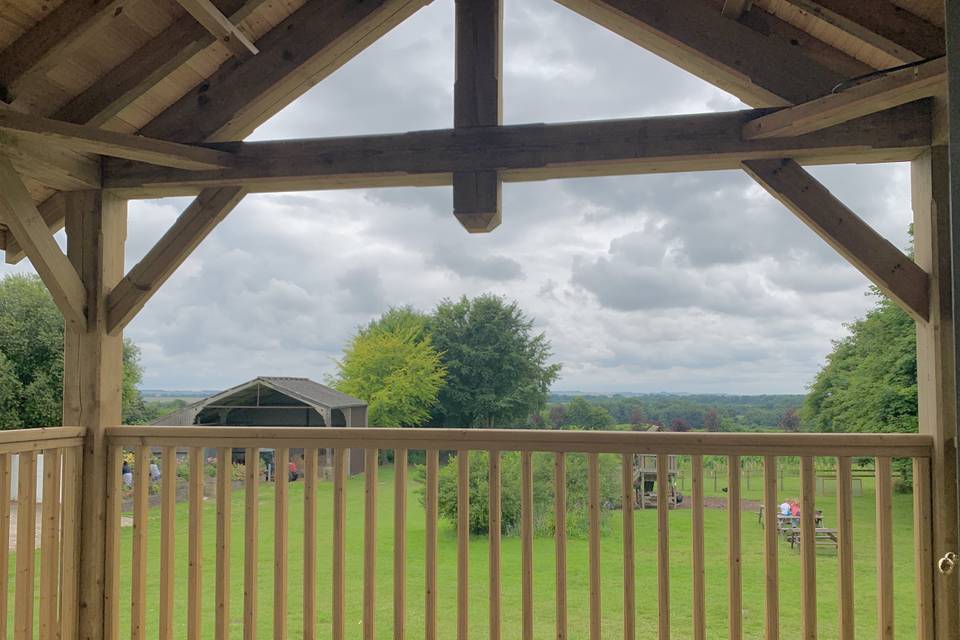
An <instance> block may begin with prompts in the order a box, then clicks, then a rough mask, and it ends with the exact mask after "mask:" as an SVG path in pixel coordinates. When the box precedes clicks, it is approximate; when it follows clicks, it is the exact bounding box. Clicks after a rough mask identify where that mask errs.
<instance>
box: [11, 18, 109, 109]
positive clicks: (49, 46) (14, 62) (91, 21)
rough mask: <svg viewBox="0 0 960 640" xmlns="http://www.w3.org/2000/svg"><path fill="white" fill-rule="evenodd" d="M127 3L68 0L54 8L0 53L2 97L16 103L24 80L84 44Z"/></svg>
mask: <svg viewBox="0 0 960 640" xmlns="http://www.w3.org/2000/svg"><path fill="white" fill-rule="evenodd" d="M123 4H124V0H66V2H64V3H63V4H61V5H60V6H59V7H57V8H56V9H54V10H53V11H52V12H51V13H50V15H48V16H47V17H46V18H44V19H43V20H41V21H40V22H38V23H37V24H36V25H34V27H33V28H31V29H30V30H29V31H27V32H26V33H24V34H23V35H21V36H20V37H19V38H17V40H16V41H15V42H13V44H11V45H10V46H8V47H7V48H6V49H4V50H3V51H2V52H0V87H2V90H0V98H2V99H3V100H4V101H5V102H8V103H9V102H12V99H13V98H15V97H16V89H17V84H18V83H19V82H20V80H21V79H23V78H24V77H25V76H27V75H28V74H30V73H32V72H34V71H37V70H40V69H43V68H45V67H46V66H49V65H50V61H51V60H52V59H53V58H56V57H57V56H58V55H60V54H62V53H63V52H65V51H67V50H69V49H70V48H71V47H74V46H76V45H78V44H79V43H81V42H82V41H83V40H84V39H85V38H86V37H88V36H89V35H90V34H91V33H92V32H93V30H94V29H96V28H97V27H98V26H99V23H100V21H101V20H103V19H105V18H108V17H110V16H113V15H118V12H121V11H122V10H123ZM3 94H6V95H3Z"/></svg>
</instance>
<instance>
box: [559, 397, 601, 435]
mask: <svg viewBox="0 0 960 640" xmlns="http://www.w3.org/2000/svg"><path fill="white" fill-rule="evenodd" d="M565 420H566V424H568V425H572V426H574V427H580V428H581V429H587V430H599V429H609V428H610V427H612V426H613V417H612V416H611V415H610V412H609V411H607V410H606V409H604V408H603V407H600V406H597V405H595V404H591V403H589V402H587V401H586V400H584V399H583V398H580V397H577V398H574V399H573V400H571V401H570V402H569V403H568V404H567V408H566V417H565Z"/></svg>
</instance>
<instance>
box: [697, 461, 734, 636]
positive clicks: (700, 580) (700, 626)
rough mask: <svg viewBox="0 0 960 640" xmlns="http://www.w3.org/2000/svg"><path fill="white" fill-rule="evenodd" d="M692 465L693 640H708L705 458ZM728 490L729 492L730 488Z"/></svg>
mask: <svg viewBox="0 0 960 640" xmlns="http://www.w3.org/2000/svg"><path fill="white" fill-rule="evenodd" d="M690 463H691V479H690V485H691V486H690V488H691V491H692V493H693V509H692V511H693V513H692V515H691V527H692V528H693V532H692V536H691V537H692V539H693V640H706V637H707V623H706V609H707V597H706V586H705V584H704V580H705V569H704V552H703V456H701V455H695V456H691V458H690ZM714 473H716V471H714ZM727 489H728V491H729V487H728V488H727ZM728 495H729V494H728Z"/></svg>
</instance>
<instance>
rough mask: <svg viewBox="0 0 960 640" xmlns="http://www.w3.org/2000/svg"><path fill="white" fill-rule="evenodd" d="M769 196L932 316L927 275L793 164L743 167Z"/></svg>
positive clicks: (909, 305) (895, 294)
mask: <svg viewBox="0 0 960 640" xmlns="http://www.w3.org/2000/svg"><path fill="white" fill-rule="evenodd" d="M743 168H744V170H745V171H746V172H747V173H748V174H750V176H752V177H753V178H754V179H755V180H756V181H757V182H758V183H759V184H760V185H761V186H762V187H763V188H764V189H766V190H767V191H768V192H769V193H770V195H772V196H773V197H774V198H776V199H777V200H779V201H780V202H781V203H783V205H784V206H785V207H787V208H788V209H789V210H790V211H792V212H793V213H794V214H796V215H797V217H798V218H800V220H802V221H803V222H804V223H805V224H806V225H807V226H809V227H810V228H811V229H813V231H814V232H816V234H817V235H819V236H820V237H821V238H823V240H824V241H826V242H827V244H829V245H830V246H831V247H833V248H834V249H835V250H836V251H837V252H838V253H839V254H840V255H842V256H843V257H844V258H845V259H846V260H847V261H848V262H849V263H850V264H852V265H853V266H854V267H856V268H857V269H858V270H859V271H860V272H861V273H863V275H865V276H866V277H867V278H869V279H870V281H871V282H873V283H874V284H875V285H876V286H877V287H879V288H880V289H881V290H882V291H883V292H884V293H885V294H887V295H888V296H890V297H891V298H892V299H893V300H896V301H897V302H898V303H899V304H900V306H901V307H903V309H904V310H905V311H906V312H907V313H909V314H910V315H911V316H913V317H914V318H915V319H917V320H921V321H926V320H927V319H928V318H929V317H930V291H929V277H928V275H927V273H926V272H925V271H924V270H923V269H921V268H920V267H918V266H917V265H916V263H914V262H913V260H911V259H910V258H909V257H907V256H906V255H904V253H903V252H902V251H900V250H899V249H898V248H897V247H896V246H894V245H893V243H891V242H890V241H889V240H887V239H886V238H884V237H883V236H881V235H880V234H878V233H877V232H876V231H874V230H873V228H872V227H870V225H868V224H867V223H866V222H864V221H863V220H862V219H861V218H859V217H858V216H857V214H855V213H854V212H853V211H851V210H850V209H848V208H847V207H846V205H844V204H843V203H842V202H840V201H839V200H838V199H837V198H836V197H834V196H833V194H831V193H830V191H829V190H828V189H827V188H826V187H825V186H823V185H822V184H821V183H820V182H818V181H817V180H816V179H815V178H814V177H813V176H811V175H810V174H809V173H808V172H807V171H805V170H804V169H803V167H801V166H800V165H799V164H797V163H796V162H795V161H793V160H789V159H780V160H749V161H746V162H744V163H743Z"/></svg>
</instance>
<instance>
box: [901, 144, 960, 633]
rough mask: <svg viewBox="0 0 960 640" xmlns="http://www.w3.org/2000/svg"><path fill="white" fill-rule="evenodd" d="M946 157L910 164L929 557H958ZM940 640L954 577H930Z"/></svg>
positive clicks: (929, 155)
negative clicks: (920, 288) (922, 282)
mask: <svg viewBox="0 0 960 640" xmlns="http://www.w3.org/2000/svg"><path fill="white" fill-rule="evenodd" d="M947 164H948V163H947V149H946V148H945V147H931V148H930V149H929V150H928V151H926V152H925V153H924V154H923V155H921V156H920V157H919V158H917V159H916V160H914V161H913V163H912V165H911V174H912V198H913V216H914V217H913V219H914V257H915V260H916V261H917V264H918V265H919V266H920V267H921V268H923V269H924V270H926V271H927V272H928V273H929V274H930V314H929V315H930V320H929V321H928V322H917V397H918V403H919V406H918V409H919V421H920V433H924V434H927V435H929V436H932V437H933V443H934V444H933V456H932V458H931V464H930V467H931V469H930V472H931V498H932V502H933V505H932V521H933V522H932V525H933V526H932V530H933V557H934V558H935V559H936V558H940V557H942V556H943V555H944V554H945V553H947V552H948V551H956V550H957V469H956V438H957V426H956V425H957V422H956V419H957V418H956V416H957V413H956V395H955V387H954V385H955V360H954V327H953V321H952V315H951V313H952V308H951V307H952V297H951V279H950V260H951V243H950V221H949V216H948V211H949V184H948V180H949V171H948V166H947ZM933 579H934V607H933V608H934V618H935V632H936V637H937V638H956V637H960V608H958V607H957V599H958V588H957V583H958V576H957V573H956V572H954V574H953V575H951V576H943V575H939V574H936V573H935V574H934V576H933Z"/></svg>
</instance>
